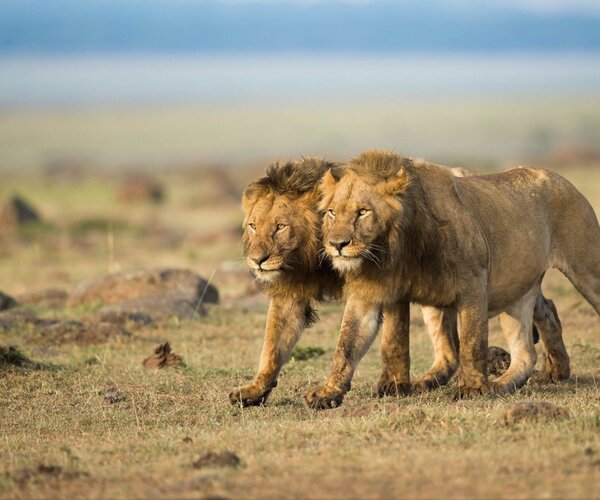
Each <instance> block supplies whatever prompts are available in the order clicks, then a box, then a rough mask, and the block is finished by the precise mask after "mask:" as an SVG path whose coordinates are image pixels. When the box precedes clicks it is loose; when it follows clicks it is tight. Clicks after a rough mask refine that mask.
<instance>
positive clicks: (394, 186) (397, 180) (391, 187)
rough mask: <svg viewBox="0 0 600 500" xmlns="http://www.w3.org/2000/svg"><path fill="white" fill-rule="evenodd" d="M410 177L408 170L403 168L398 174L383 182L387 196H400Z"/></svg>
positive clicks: (383, 188)
mask: <svg viewBox="0 0 600 500" xmlns="http://www.w3.org/2000/svg"><path fill="white" fill-rule="evenodd" d="M409 182H410V179H409V177H408V174H407V173H406V170H405V169H403V168H401V169H400V170H399V171H398V172H397V173H396V175H394V176H392V177H390V178H389V179H388V180H386V181H385V182H384V183H383V186H382V191H383V194H384V195H386V196H398V195H400V194H402V193H403V192H404V190H405V189H406V187H407V186H408V184H409Z"/></svg>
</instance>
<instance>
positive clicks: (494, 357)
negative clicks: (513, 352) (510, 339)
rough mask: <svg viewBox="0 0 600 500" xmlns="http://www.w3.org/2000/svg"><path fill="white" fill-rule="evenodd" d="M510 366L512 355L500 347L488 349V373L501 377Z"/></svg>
mask: <svg viewBox="0 0 600 500" xmlns="http://www.w3.org/2000/svg"><path fill="white" fill-rule="evenodd" d="M509 366H510V353H509V352H507V351H505V350H504V349H502V347H498V346H490V347H489V348H488V373H489V374H490V375H491V376H493V377H499V376H500V375H502V374H503V373H504V372H505V371H506V370H508V367H509Z"/></svg>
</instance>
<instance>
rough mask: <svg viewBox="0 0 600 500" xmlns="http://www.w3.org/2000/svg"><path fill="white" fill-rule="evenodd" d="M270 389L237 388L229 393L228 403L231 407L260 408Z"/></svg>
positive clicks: (252, 386) (254, 386)
mask: <svg viewBox="0 0 600 500" xmlns="http://www.w3.org/2000/svg"><path fill="white" fill-rule="evenodd" d="M270 393H271V389H265V388H263V387H259V386H256V385H253V384H251V385H245V386H243V387H238V388H237V389H234V390H233V391H231V392H230V393H229V402H230V403H231V404H232V405H240V404H241V405H242V406H260V405H263V404H265V402H266V401H267V398H268V397H269V394H270Z"/></svg>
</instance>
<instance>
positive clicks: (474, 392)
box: [454, 382, 494, 400]
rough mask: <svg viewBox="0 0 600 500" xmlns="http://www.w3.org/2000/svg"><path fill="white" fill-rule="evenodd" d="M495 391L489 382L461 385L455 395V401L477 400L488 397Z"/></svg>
mask: <svg viewBox="0 0 600 500" xmlns="http://www.w3.org/2000/svg"><path fill="white" fill-rule="evenodd" d="M493 392H494V391H493V389H492V386H491V385H490V384H489V383H487V382H480V383H477V384H472V385H466V384H465V385H459V386H458V388H457V389H456V392H455V394H454V399H455V400H459V399H476V398H480V397H482V396H488V395H490V394H492V393H493Z"/></svg>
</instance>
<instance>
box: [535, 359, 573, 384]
mask: <svg viewBox="0 0 600 500" xmlns="http://www.w3.org/2000/svg"><path fill="white" fill-rule="evenodd" d="M570 375H571V367H570V365H569V359H568V358H567V359H566V360H565V359H560V357H559V356H557V357H554V356H552V355H551V354H546V356H545V360H544V369H543V370H542V377H543V378H545V379H546V380H548V381H550V382H552V383H556V382H559V381H561V380H567V379H568V378H569V376H570Z"/></svg>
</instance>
